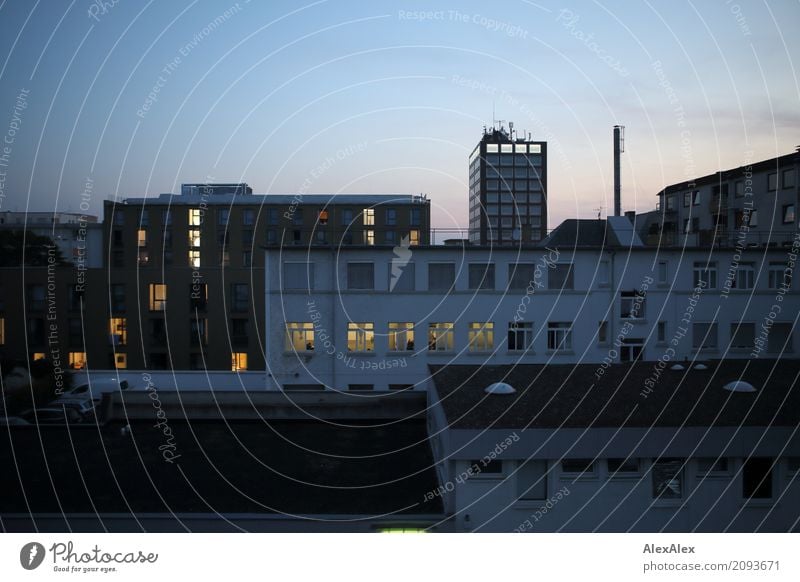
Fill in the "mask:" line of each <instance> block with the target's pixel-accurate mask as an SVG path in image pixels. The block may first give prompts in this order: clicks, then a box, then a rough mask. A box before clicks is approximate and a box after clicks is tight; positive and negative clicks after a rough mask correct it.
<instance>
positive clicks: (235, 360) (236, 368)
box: [231, 352, 247, 372]
mask: <svg viewBox="0 0 800 582" xmlns="http://www.w3.org/2000/svg"><path fill="white" fill-rule="evenodd" d="M231 371H232V372H246V371H247V354H246V353H245V352H232V353H231Z"/></svg>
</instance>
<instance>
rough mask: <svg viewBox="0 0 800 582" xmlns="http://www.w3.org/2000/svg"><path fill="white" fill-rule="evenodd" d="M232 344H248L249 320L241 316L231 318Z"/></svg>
mask: <svg viewBox="0 0 800 582" xmlns="http://www.w3.org/2000/svg"><path fill="white" fill-rule="evenodd" d="M231 344H232V345H234V346H246V345H247V320H246V319H243V318H241V317H234V318H233V319H231Z"/></svg>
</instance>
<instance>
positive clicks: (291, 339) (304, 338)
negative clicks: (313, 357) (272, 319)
mask: <svg viewBox="0 0 800 582" xmlns="http://www.w3.org/2000/svg"><path fill="white" fill-rule="evenodd" d="M286 351H287V352H292V351H294V352H313V351H314V324H313V323H310V322H289V323H287V324H286Z"/></svg>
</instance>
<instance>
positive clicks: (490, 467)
mask: <svg viewBox="0 0 800 582" xmlns="http://www.w3.org/2000/svg"><path fill="white" fill-rule="evenodd" d="M470 467H472V470H473V472H474V473H477V474H478V475H480V474H482V473H486V474H489V475H499V474H501V473H502V472H503V461H499V460H497V459H492V460H486V459H481V460H479V461H470Z"/></svg>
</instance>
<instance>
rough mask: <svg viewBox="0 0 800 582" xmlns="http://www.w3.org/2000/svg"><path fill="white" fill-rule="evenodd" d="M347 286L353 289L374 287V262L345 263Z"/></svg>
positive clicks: (370, 288)
mask: <svg viewBox="0 0 800 582" xmlns="http://www.w3.org/2000/svg"><path fill="white" fill-rule="evenodd" d="M347 288H348V289H355V290H367V289H368V290H372V289H375V264H374V263H347Z"/></svg>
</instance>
